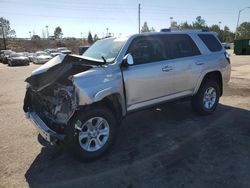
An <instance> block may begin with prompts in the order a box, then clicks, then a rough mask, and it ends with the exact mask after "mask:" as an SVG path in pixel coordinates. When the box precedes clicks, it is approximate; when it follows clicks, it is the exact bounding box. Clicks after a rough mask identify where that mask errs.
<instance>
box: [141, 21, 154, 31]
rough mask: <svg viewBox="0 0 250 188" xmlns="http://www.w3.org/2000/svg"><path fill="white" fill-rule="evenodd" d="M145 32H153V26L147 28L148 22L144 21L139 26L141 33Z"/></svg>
mask: <svg viewBox="0 0 250 188" xmlns="http://www.w3.org/2000/svg"><path fill="white" fill-rule="evenodd" d="M147 32H155V29H154V28H153V27H151V29H149V27H148V23H147V22H144V24H143V26H142V28H141V33H147Z"/></svg>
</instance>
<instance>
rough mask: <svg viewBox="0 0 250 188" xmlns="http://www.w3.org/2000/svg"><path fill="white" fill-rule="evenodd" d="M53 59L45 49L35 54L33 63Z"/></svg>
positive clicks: (42, 62)
mask: <svg viewBox="0 0 250 188" xmlns="http://www.w3.org/2000/svg"><path fill="white" fill-rule="evenodd" d="M51 59H52V56H51V55H49V54H48V53H46V52H44V51H38V52H36V53H35V54H34V56H33V63H35V64H44V63H47V62H48V61H49V60H51Z"/></svg>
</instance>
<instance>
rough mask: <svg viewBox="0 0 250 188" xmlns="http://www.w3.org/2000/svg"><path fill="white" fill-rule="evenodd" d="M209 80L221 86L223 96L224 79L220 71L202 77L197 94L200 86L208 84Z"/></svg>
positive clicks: (196, 90)
mask: <svg viewBox="0 0 250 188" xmlns="http://www.w3.org/2000/svg"><path fill="white" fill-rule="evenodd" d="M207 80H213V81H216V82H217V83H218V84H219V88H220V96H222V94H223V78H222V73H221V72H220V71H219V70H214V71H210V72H207V73H205V75H204V76H203V77H202V79H201V81H200V82H199V85H198V86H197V87H196V89H195V92H194V93H195V94H196V93H197V92H198V90H199V88H200V86H201V85H202V84H203V83H204V82H206V81H207Z"/></svg>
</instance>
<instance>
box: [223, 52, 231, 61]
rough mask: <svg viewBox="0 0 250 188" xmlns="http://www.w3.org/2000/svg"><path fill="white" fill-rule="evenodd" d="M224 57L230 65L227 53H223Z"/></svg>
mask: <svg viewBox="0 0 250 188" xmlns="http://www.w3.org/2000/svg"><path fill="white" fill-rule="evenodd" d="M224 55H225V58H226V60H227V62H228V63H229V64H230V63H231V62H230V55H229V54H228V53H227V52H225V53H224Z"/></svg>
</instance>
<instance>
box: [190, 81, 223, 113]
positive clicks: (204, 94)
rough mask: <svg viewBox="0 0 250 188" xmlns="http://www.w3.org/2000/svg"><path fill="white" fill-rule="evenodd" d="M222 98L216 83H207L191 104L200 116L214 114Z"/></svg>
mask: <svg viewBox="0 0 250 188" xmlns="http://www.w3.org/2000/svg"><path fill="white" fill-rule="evenodd" d="M219 96H220V89H219V85H218V83H217V82H215V81H205V82H204V83H202V85H201V86H200V89H199V91H198V92H197V93H196V95H194V96H193V97H192V100H191V104H192V107H193V109H194V111H195V112H197V113H198V114H200V115H209V114H211V113H213V112H214V111H215V109H216V107H217V105H218V102H219Z"/></svg>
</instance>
